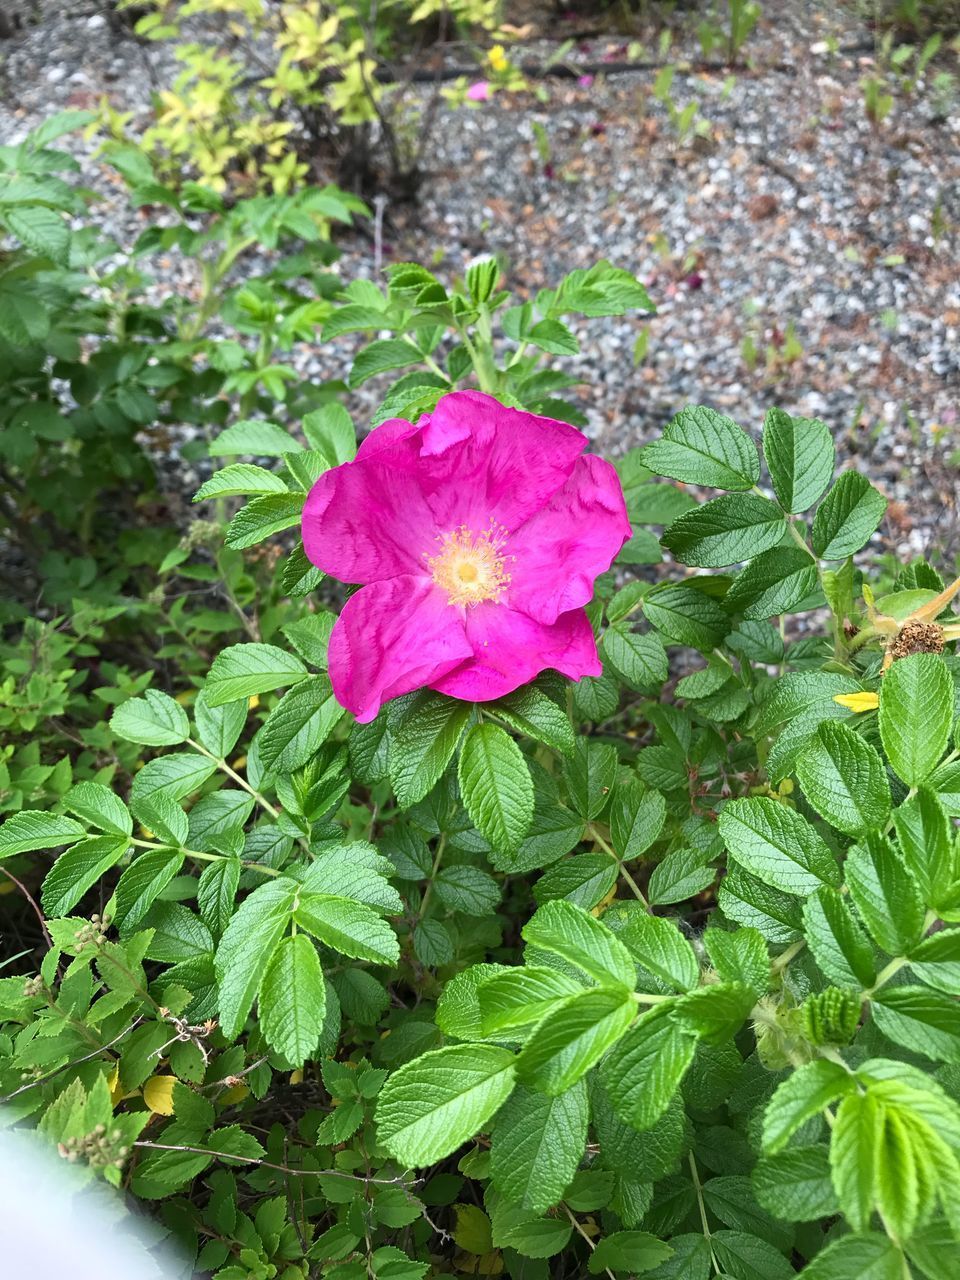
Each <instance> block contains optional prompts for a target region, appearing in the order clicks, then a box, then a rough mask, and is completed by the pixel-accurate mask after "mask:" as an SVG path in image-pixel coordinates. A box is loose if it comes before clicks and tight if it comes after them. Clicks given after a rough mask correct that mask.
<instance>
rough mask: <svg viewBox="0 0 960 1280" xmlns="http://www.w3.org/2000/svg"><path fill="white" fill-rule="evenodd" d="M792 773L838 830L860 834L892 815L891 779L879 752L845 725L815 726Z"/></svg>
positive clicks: (814, 803)
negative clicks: (794, 771)
mask: <svg viewBox="0 0 960 1280" xmlns="http://www.w3.org/2000/svg"><path fill="white" fill-rule="evenodd" d="M796 774H797V778H798V780H799V782H800V785H801V787H803V790H804V793H805V795H806V797H807V799H808V800H809V801H810V803H811V804H812V805H813V807H814V808H815V809H816V810H817V812H818V813H819V814H820V815H821V817H824V818H826V820H827V821H828V822H829V823H831V824H832V825H833V826H834V827H836V828H837V830H838V831H843V832H845V833H846V834H847V835H850V836H858V835H863V834H864V833H865V832H867V831H876V830H878V829H879V828H880V827H882V826H884V825H885V823H886V821H887V818H888V817H889V816H890V783H889V782H888V781H887V772H886V769H885V768H884V767H883V761H882V760H881V759H880V753H879V752H878V751H877V750H876V748H875V747H872V746H871V745H870V743H869V742H865V741H864V739H863V738H862V737H861V736H860V734H859V733H856V732H855V731H854V730H853V729H851V728H850V727H849V726H848V725H845V724H842V723H839V722H837V721H834V720H825V721H824V722H823V723H822V724H820V725H818V727H817V731H816V733H815V734H814V735H813V737H812V738H811V740H810V744H809V746H807V747H806V749H805V750H804V751H801V753H800V754H799V756H798V757H797V762H796Z"/></svg>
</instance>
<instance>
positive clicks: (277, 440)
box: [210, 419, 303, 487]
mask: <svg viewBox="0 0 960 1280" xmlns="http://www.w3.org/2000/svg"><path fill="white" fill-rule="evenodd" d="M302 449H303V445H302V444H301V443H300V441H299V440H295V439H294V438H293V436H291V435H289V434H288V432H286V431H284V429H283V427H278V426H276V424H275V423H273V422H259V421H255V420H254V419H245V420H244V421H243V422H235V423H234V424H233V426H232V427H227V429H226V431H222V432H221V433H220V435H218V436H217V438H216V440H214V442H213V444H211V446H210V457H211V458H224V457H229V456H230V455H234V454H238V453H248V454H250V455H252V456H253V457H257V458H282V457H283V455H284V454H286V453H299V452H300V451H301V450H302ZM284 487H286V486H284Z"/></svg>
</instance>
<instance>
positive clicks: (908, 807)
mask: <svg viewBox="0 0 960 1280" xmlns="http://www.w3.org/2000/svg"><path fill="white" fill-rule="evenodd" d="M931 781H933V779H931ZM893 825H894V827H895V828H896V832H897V836H898V838H899V841H900V850H901V852H902V854H903V860H904V862H905V863H906V864H907V867H908V868H909V869H910V871H912V872H913V875H914V877H915V878H916V881H917V883H918V884H919V886H920V893H921V896H922V897H923V900H924V902H927V903H929V904H930V905H931V906H933V907H939V906H941V905H942V904H943V903H944V902H947V901H950V900H951V899H952V897H953V895H954V894H955V892H956V890H955V885H956V882H957V881H958V880H960V859H958V856H957V850H956V847H955V845H954V842H953V832H952V830H951V826H950V820H949V818H948V817H947V814H946V811H945V810H944V807H943V805H942V804H941V803H940V800H939V799H938V797H937V796H936V794H935V793H934V792H932V791H928V790H927V788H926V787H921V788H920V790H919V791H918V792H917V794H916V795H915V796H914V797H912V799H910V800H906V801H904V803H903V804H902V805H900V806H899V808H897V809H894V811H893ZM951 891H953V892H951Z"/></svg>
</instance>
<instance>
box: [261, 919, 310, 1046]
mask: <svg viewBox="0 0 960 1280" xmlns="http://www.w3.org/2000/svg"><path fill="white" fill-rule="evenodd" d="M257 1003H258V1008H259V1014H260V1027H261V1030H262V1031H263V1034H264V1036H265V1038H266V1041H267V1043H268V1044H269V1045H270V1047H271V1048H273V1049H275V1050H276V1051H277V1053H279V1054H282V1056H283V1057H284V1058H286V1060H287V1061H288V1062H289V1063H291V1064H292V1065H293V1066H295V1067H299V1066H302V1065H303V1063H304V1062H305V1061H306V1059H307V1058H309V1057H312V1056H313V1054H314V1051H315V1050H316V1048H317V1044H318V1043H319V1040H320V1032H321V1031H322V1030H323V1017H324V1013H325V1011H326V987H325V985H324V981H323V974H322V972H321V971H320V959H319V957H318V956H317V948H316V947H315V946H314V944H313V943H312V942H311V941H310V939H309V938H308V937H307V936H306V934H303V933H298V934H295V935H294V936H292V937H289V936H288V937H286V938H282V939H281V940H280V942H279V944H278V945H277V947H276V949H275V950H274V951H273V954H272V955H271V957H270V961H269V963H268V964H267V967H266V969H265V971H264V974H263V980H262V982H261V983H260V992H259V996H258V1002H257Z"/></svg>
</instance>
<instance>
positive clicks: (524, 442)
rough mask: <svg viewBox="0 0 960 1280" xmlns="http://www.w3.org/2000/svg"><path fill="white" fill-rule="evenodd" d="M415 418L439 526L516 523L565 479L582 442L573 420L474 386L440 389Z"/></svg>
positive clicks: (482, 526)
mask: <svg viewBox="0 0 960 1280" xmlns="http://www.w3.org/2000/svg"><path fill="white" fill-rule="evenodd" d="M422 426H423V431H422V435H421V441H422V444H421V450H420V460H421V465H422V468H423V474H424V475H425V476H429V478H430V479H429V491H430V499H429V501H430V505H431V507H432V508H433V511H434V515H435V517H436V520H437V523H438V525H439V527H440V529H441V530H442V531H443V532H448V531H450V530H452V529H456V528H458V527H459V526H460V525H461V524H464V525H466V526H467V528H468V529H470V530H471V531H472V532H473V533H474V534H477V533H480V532H481V531H482V530H484V529H486V528H487V527H488V526H489V525H490V523H491V522H495V523H497V524H499V525H502V526H503V527H504V528H505V529H506V530H507V531H508V532H510V531H512V530H514V529H517V528H519V526H520V525H521V524H522V523H523V522H524V521H525V520H528V519H529V518H530V517H531V516H532V515H533V514H534V512H536V511H539V510H540V508H541V507H543V506H545V505H546V503H547V502H548V501H549V500H550V498H551V497H552V496H553V494H555V493H556V492H557V490H558V489H559V488H561V486H562V485H563V484H564V483H565V482H566V481H567V479H568V477H569V476H570V474H571V472H572V471H573V468H574V466H575V464H576V462H577V459H578V458H579V457H580V454H581V453H582V452H583V450H584V448H585V447H586V444H587V438H586V436H584V435H583V433H582V432H580V431H578V430H577V429H576V427H571V426H569V425H568V424H567V423H565V422H556V421H554V419H552V418H541V417H539V416H538V415H537V414H535V413H524V412H522V411H521V410H519V409H510V408H508V407H507V406H506V405H502V404H500V402H499V401H498V400H494V398H493V397H492V396H488V395H483V394H482V393H481V392H479V391H455V392H452V393H451V394H450V395H446V396H443V397H442V398H441V399H440V400H439V401H438V403H437V406H436V408H435V409H434V411H433V412H432V413H431V414H428V415H427V416H426V417H425V418H424V419H423V420H422Z"/></svg>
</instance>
